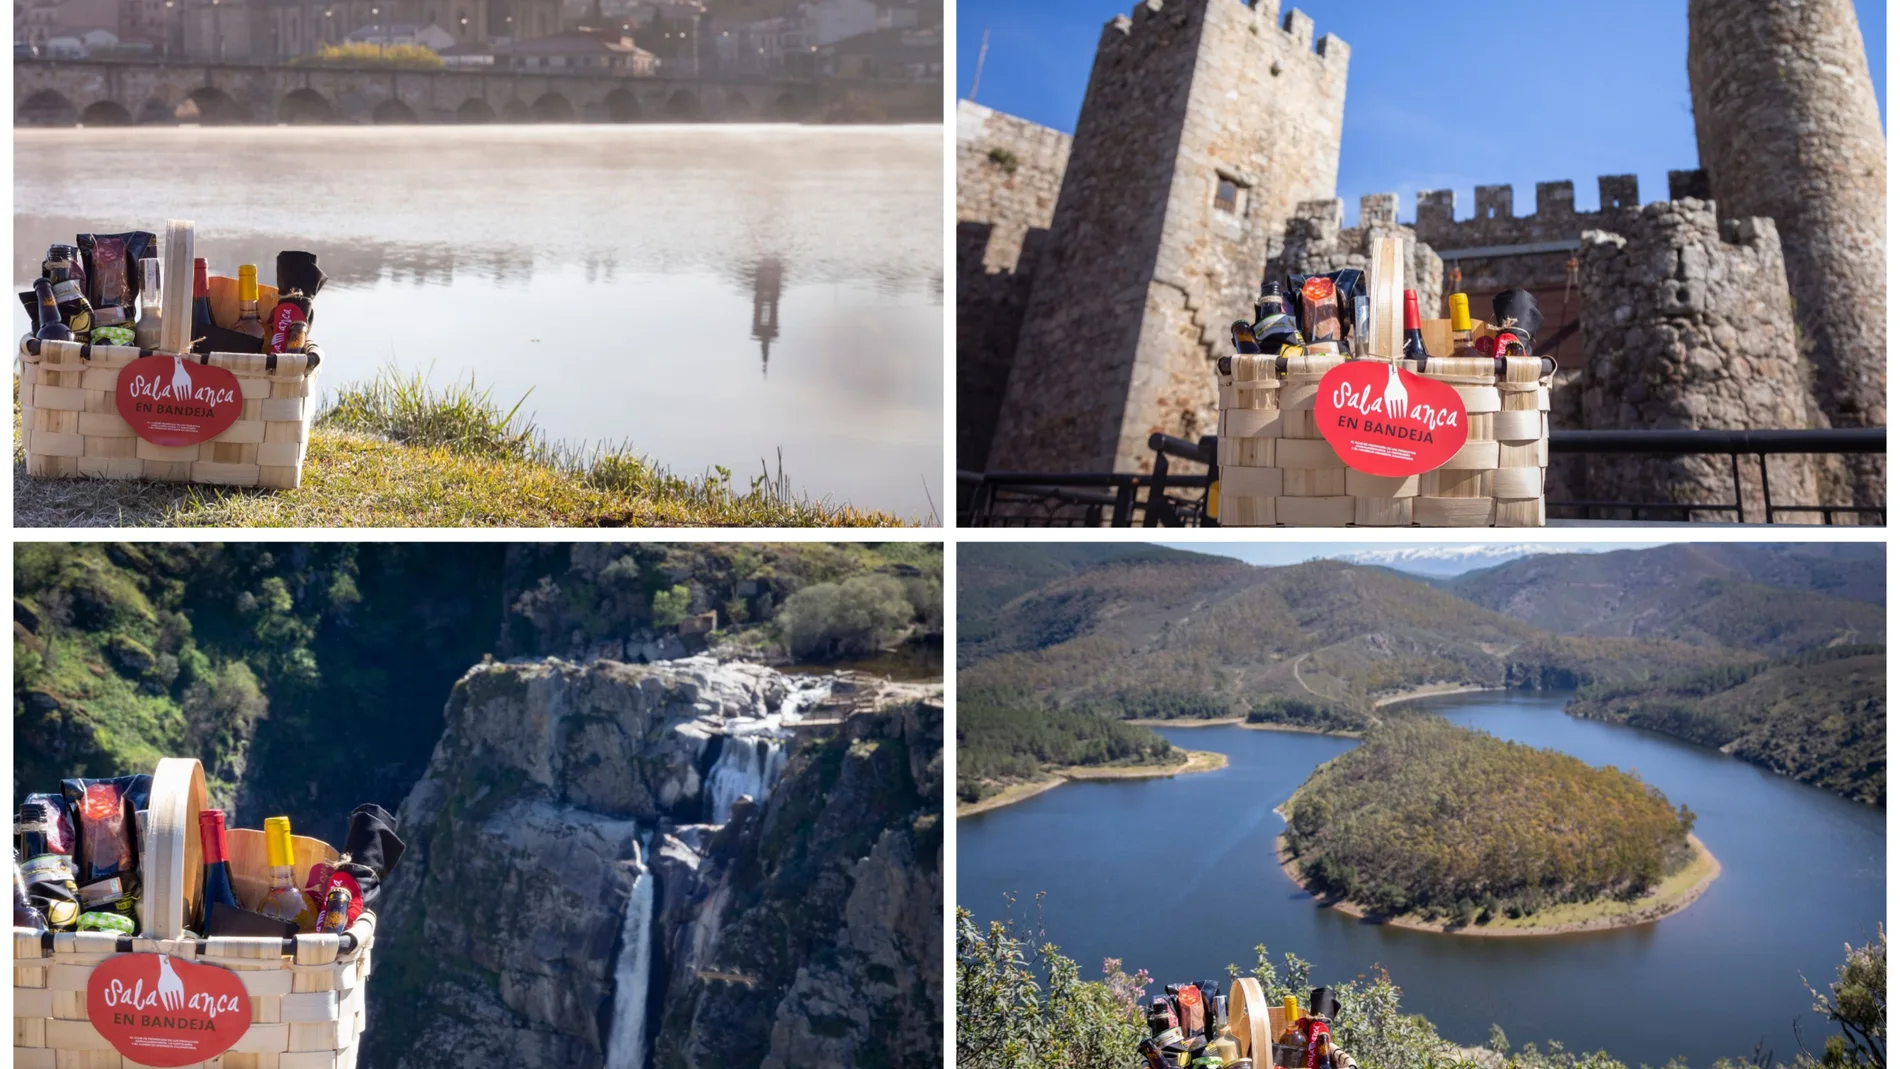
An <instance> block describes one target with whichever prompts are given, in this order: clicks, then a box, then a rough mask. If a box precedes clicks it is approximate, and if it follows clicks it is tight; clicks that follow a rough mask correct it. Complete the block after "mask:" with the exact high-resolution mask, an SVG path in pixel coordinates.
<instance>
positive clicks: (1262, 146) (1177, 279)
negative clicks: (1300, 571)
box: [988, 0, 1349, 471]
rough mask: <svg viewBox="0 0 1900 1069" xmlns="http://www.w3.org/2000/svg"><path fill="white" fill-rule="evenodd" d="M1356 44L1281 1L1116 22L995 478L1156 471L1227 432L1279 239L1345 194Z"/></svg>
mask: <svg viewBox="0 0 1900 1069" xmlns="http://www.w3.org/2000/svg"><path fill="white" fill-rule="evenodd" d="M1348 56H1349V51H1348V49H1347V47H1346V44H1345V42H1343V41H1341V40H1340V39H1338V38H1337V37H1333V36H1331V35H1327V36H1326V37H1323V38H1321V39H1320V41H1319V44H1318V47H1317V49H1315V47H1314V43H1313V20H1312V19H1311V18H1310V17H1308V16H1307V15H1305V14H1304V13H1302V12H1300V11H1298V10H1293V11H1289V12H1287V14H1286V17H1285V18H1284V19H1281V18H1280V17H1279V0H1251V3H1242V2H1239V0H1142V2H1141V3H1139V4H1137V6H1136V7H1135V11H1134V17H1133V18H1132V19H1130V18H1125V17H1119V16H1118V17H1117V18H1116V19H1115V20H1114V21H1112V22H1110V23H1109V24H1108V25H1107V26H1106V27H1105V28H1104V29H1103V31H1102V40H1101V44H1100V45H1099V47H1098V48H1097V50H1096V53H1095V66H1094V69H1093V70H1092V71H1091V72H1090V74H1089V86H1088V92H1087V95H1086V96H1085V97H1084V99H1083V103H1082V114H1081V118H1080V119H1079V120H1078V121H1077V123H1076V130H1075V140H1074V143H1073V145H1072V147H1071V149H1070V155H1069V163H1068V170H1067V173H1066V175H1065V178H1064V181H1063V184H1062V193H1061V196H1060V197H1059V198H1058V200H1057V202H1056V210H1055V215H1054V218H1053V220H1052V222H1051V226H1050V235H1049V239H1048V242H1047V245H1046V250H1047V251H1046V252H1045V253H1044V255H1043V258H1042V260H1041V261H1040V262H1039V263H1038V264H1037V265H1036V268H1035V276H1036V283H1035V289H1034V291H1033V293H1032V294H1031V296H1030V299H1029V304H1028V307H1027V308H1026V309H1025V311H1024V315H1023V328H1022V333H1021V335H1020V336H1019V338H1018V342H1017V346H1016V354H1015V361H1014V366H1013V368H1012V371H1011V373H1010V379H1009V386H1008V389H1007V391H1006V393H1005V395H1004V399H1003V405H1002V411H1001V414H1000V417H999V419H998V425H997V431H996V437H995V439H994V442H993V444H992V447H991V449H990V453H989V458H988V459H989V464H988V467H989V470H992V471H1104V470H1109V469H1111V468H1112V469H1114V470H1117V471H1137V470H1142V469H1144V468H1145V467H1146V466H1147V465H1148V464H1149V463H1150V462H1151V460H1152V457H1153V454H1152V452H1150V451H1149V450H1148V448H1147V440H1148V436H1149V435H1150V434H1151V433H1153V432H1155V431H1165V432H1167V433H1169V434H1174V435H1178V436H1181V437H1185V438H1189V439H1193V438H1197V437H1199V436H1200V435H1203V434H1211V433H1213V431H1214V428H1215V423H1216V418H1217V412H1216V395H1215V390H1214V377H1213V370H1212V368H1211V367H1210V366H1209V364H1210V361H1211V360H1212V359H1213V358H1215V357H1217V356H1218V355H1220V354H1221V353H1222V352H1224V351H1228V346H1229V345H1230V344H1231V343H1230V341H1229V339H1228V335H1227V327H1228V324H1229V323H1231V322H1232V321H1233V320H1234V319H1235V318H1237V317H1240V316H1242V315H1245V314H1248V313H1249V312H1250V310H1251V309H1252V306H1253V305H1252V302H1253V298H1254V296H1255V295H1256V294H1257V293H1258V292H1259V286H1260V279H1261V273H1262V270H1263V269H1264V267H1265V265H1266V262H1267V257H1268V255H1269V251H1270V250H1269V245H1270V243H1271V242H1272V241H1273V240H1274V239H1275V238H1277V237H1278V236H1279V235H1280V234H1281V233H1282V232H1283V231H1284V228H1285V226H1286V223H1287V220H1288V219H1289V218H1290V217H1291V216H1292V215H1293V211H1294V207H1295V205H1297V204H1299V203H1300V202H1301V201H1308V200H1319V199H1325V198H1330V197H1331V196H1332V195H1333V192H1334V186H1335V184H1336V180H1337V178H1338V172H1339V138H1340V127H1341V123H1342V121H1343V120H1344V117H1345V105H1346V65H1347V59H1348Z"/></svg>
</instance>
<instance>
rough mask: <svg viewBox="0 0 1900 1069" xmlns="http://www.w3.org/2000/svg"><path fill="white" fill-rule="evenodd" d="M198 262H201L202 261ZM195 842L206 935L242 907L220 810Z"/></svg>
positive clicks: (205, 821) (204, 817)
mask: <svg viewBox="0 0 1900 1069" xmlns="http://www.w3.org/2000/svg"><path fill="white" fill-rule="evenodd" d="M198 262H199V263H200V264H202V263H204V261H203V260H200V261H198ZM198 841H199V842H200V843H201V844H202V848H203V851H204V860H205V875H204V883H203V884H202V885H201V886H200V890H199V893H198V909H199V914H198V916H199V921H198V924H199V933H200V934H207V935H208V934H210V933H208V932H205V931H204V925H205V922H206V921H208V920H210V918H211V907H212V906H213V905H214V904H215V905H218V906H223V907H225V908H228V909H241V908H243V907H241V906H239V905H238V899H237V892H236V891H234V890H232V888H231V852H230V848H229V847H227V846H226V845H225V841H224V810H222V809H200V810H199V811H198Z"/></svg>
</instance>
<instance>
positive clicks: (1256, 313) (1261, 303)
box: [1253, 282, 1286, 323]
mask: <svg viewBox="0 0 1900 1069" xmlns="http://www.w3.org/2000/svg"><path fill="white" fill-rule="evenodd" d="M1285 314H1286V297H1285V296H1283V295H1282V294H1281V293H1280V284H1279V283H1278V282H1263V283H1261V284H1260V299H1259V300H1257V301H1255V302H1254V303H1253V321H1254V322H1256V323H1258V322H1261V321H1262V320H1265V319H1270V318H1272V317H1273V316H1277V315H1285Z"/></svg>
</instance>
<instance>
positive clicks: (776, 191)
mask: <svg viewBox="0 0 1900 1069" xmlns="http://www.w3.org/2000/svg"><path fill="white" fill-rule="evenodd" d="M14 150H15V152H14V257H13V259H14V267H13V274H14V279H15V282H16V284H17V285H18V286H19V287H20V288H24V287H25V286H26V285H27V284H28V283H30V281H31V280H32V278H34V277H35V276H37V275H38V274H39V265H40V260H41V259H42V257H43V256H44V255H45V252H46V246H47V245H48V244H50V243H52V242H56V241H58V242H67V243H70V242H71V241H72V240H73V236H74V234H75V233H79V232H86V231H91V232H100V233H106V232H117V231H121V230H128V229H143V230H151V231H154V232H158V233H160V234H161V235H162V233H163V231H164V224H165V221H166V219H168V218H185V219H191V220H193V221H194V222H195V223H196V224H197V237H198V242H197V247H198V249H199V250H200V253H201V255H205V256H207V257H208V258H209V259H210V261H211V266H212V269H213V271H214V272H217V273H224V274H232V275H235V274H236V265H237V264H238V263H240V262H254V263H257V264H259V265H261V275H262V278H263V281H265V282H267V283H268V282H269V281H271V277H272V274H273V272H274V266H273V265H274V263H275V257H276V253H277V252H278V250H280V249H286V248H299V249H308V250H311V251H313V252H315V253H317V255H318V257H319V262H320V264H321V265H322V266H323V268H324V270H325V271H326V272H328V274H329V275H330V282H329V284H328V286H327V287H326V288H325V289H324V291H323V294H322V295H321V296H320V297H319V298H318V299H317V304H316V313H317V314H316V320H315V329H314V330H313V332H312V333H313V336H314V337H315V338H316V340H317V341H318V342H320V343H321V344H322V346H323V349H324V355H325V361H324V367H323V378H322V380H321V381H322V386H323V389H324V391H325V392H326V393H331V394H333V393H334V392H335V390H336V389H337V388H338V387H339V386H342V385H344V384H346V383H350V382H356V381H361V380H364V379H367V378H370V377H373V376H374V375H375V374H376V372H377V371H378V370H379V369H380V368H383V367H388V366H393V367H396V368H400V369H404V370H411V371H424V372H427V373H428V374H429V376H430V380H431V381H432V382H434V383H437V384H447V383H449V382H451V381H465V380H467V379H468V378H469V377H470V376H471V375H472V376H473V377H474V380H475V382H476V383H477V384H479V385H480V386H483V387H488V388H491V389H492V391H493V393H492V396H493V398H494V399H495V400H497V401H499V402H500V403H501V405H502V407H503V408H504V409H506V408H507V407H510V406H512V405H513V404H514V403H515V402H516V401H517V400H520V399H521V398H523V397H524V396H525V397H526V398H527V400H526V403H525V404H523V405H522V412H523V413H532V415H533V418H534V420H535V422H536V424H537V425H538V426H540V427H541V428H542V430H544V431H545V432H546V433H547V435H548V436H549V437H550V438H552V439H555V440H557V441H560V442H563V443H566V444H569V445H573V446H578V447H587V446H592V445H595V444H598V443H602V442H608V443H614V444H621V443H624V444H626V445H628V446H630V447H631V448H632V449H633V450H634V451H635V452H638V453H641V454H643V455H646V456H648V457H650V458H652V459H654V460H656V461H658V462H659V463H660V464H662V465H663V466H665V467H667V468H668V469H670V470H671V471H673V472H674V473H676V474H682V475H699V474H703V473H706V472H708V471H710V470H711V469H712V468H713V467H714V466H715V465H723V466H725V467H726V468H728V469H730V470H731V472H732V473H733V481H734V483H735V484H736V485H737V486H739V487H740V488H741V489H743V488H744V486H745V485H746V483H747V482H748V481H749V480H750V479H751V478H752V477H755V476H757V475H759V474H760V471H761V461H763V462H764V464H765V466H766V468H767V469H769V470H770V471H771V473H772V474H773V475H774V477H776V475H777V473H778V471H779V464H780V459H779V450H780V449H781V448H782V449H783V458H784V459H783V464H784V471H785V475H786V478H787V481H788V482H789V483H790V484H791V486H792V488H793V489H794V491H795V492H798V493H801V494H804V495H808V496H810V497H813V498H830V499H831V500H832V501H834V502H840V503H850V504H853V505H857V506H859V507H863V508H875V509H883V510H887V511H890V512H894V513H896V514H897V515H898V516H900V517H902V518H905V519H918V520H922V519H926V518H928V516H929V514H930V512H931V509H932V502H934V503H935V504H936V506H937V507H939V508H941V505H942V502H943V500H944V493H943V490H944V488H943V486H942V482H943V433H942V430H943V337H944V332H945V329H944V327H945V324H944V308H943V303H944V299H943V289H944V275H943V261H944V256H943V198H944V188H943V131H942V128H941V127H939V126H908V127H837V128H833V127H805V126H790V125H784V124H778V125H717V126H620V125H614V126H585V125H576V126H557V125H549V126H512V127H511V126H483V127H479V128H469V127H454V126H420V127H415V126H411V127H403V128H400V129H397V128H394V127H370V128H345V127H296V128H291V127H267V128H257V127H207V128H193V127H180V128H177V129H144V128H139V129H131V130H116V129H114V130H80V129H75V130H26V129H23V130H16V131H15V132H14ZM755 313H756V314H755ZM26 324H27V319H26V314H25V311H24V309H23V308H21V307H20V306H19V305H18V304H17V302H16V304H15V308H14V325H15V333H16V335H17V334H18V333H20V332H23V331H24V330H25V329H26Z"/></svg>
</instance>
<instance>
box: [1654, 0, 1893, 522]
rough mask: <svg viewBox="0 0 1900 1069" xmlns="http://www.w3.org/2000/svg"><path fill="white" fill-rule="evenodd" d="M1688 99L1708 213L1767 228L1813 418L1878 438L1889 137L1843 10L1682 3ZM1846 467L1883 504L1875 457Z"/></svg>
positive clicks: (1821, 4)
mask: <svg viewBox="0 0 1900 1069" xmlns="http://www.w3.org/2000/svg"><path fill="white" fill-rule="evenodd" d="M1689 91H1690V97H1691V100H1692V102H1693V104H1694V107H1695V126H1696V143H1697V145H1698V147H1699V148H1700V150H1701V154H1702V166H1703V167H1704V168H1705V169H1706V170H1707V171H1708V175H1709V188H1710V191H1711V192H1712V193H1713V194H1714V196H1715V200H1716V203H1718V204H1720V205H1721V206H1722V211H1723V213H1724V214H1725V215H1735V216H1756V215H1761V216H1769V217H1771V218H1773V219H1774V220H1775V221H1776V225H1777V227H1778V229H1779V231H1780V235H1781V246H1782V255H1783V257H1784V258H1785V260H1786V262H1787V271H1788V282H1789V286H1790V288H1791V290H1792V291H1793V294H1794V304H1795V308H1796V309H1797V310H1798V316H1799V323H1800V331H1801V337H1802V339H1803V341H1804V343H1805V344H1806V345H1807V346H1808V347H1809V349H1808V356H1809V358H1810V359H1811V360H1812V362H1813V364H1814V370H1815V383H1814V385H1815V396H1816V399H1817V401H1818V402H1819V404H1820V407H1821V411H1822V412H1823V413H1825V414H1826V415H1827V417H1828V418H1829V420H1830V421H1831V422H1832V423H1833V424H1834V425H1835V426H1837V427H1848V426H1884V425H1885V424H1886V422H1887V281H1886V280H1887V273H1886V266H1887V265H1886V255H1887V234H1886V219H1887V139H1886V136H1885V135H1884V133H1883V131H1882V129H1881V125H1880V109H1879V106H1878V104H1877V103H1876V101H1875V96H1874V84H1873V79H1872V77H1871V76H1870V75H1869V73H1868V68H1867V49H1866V45H1865V43H1864V42H1863V41H1862V39H1861V33H1860V23H1859V19H1858V18H1857V16H1856V15H1855V12H1854V5H1853V3H1852V0H1802V2H1800V3H1794V2H1790V0H1774V2H1766V0H1756V2H1751V3H1735V2H1733V0H1690V2H1689ZM1850 466H1851V467H1852V469H1853V475H1854V477H1853V479H1852V486H1851V487H1841V488H1840V489H1841V490H1843V491H1846V490H1850V489H1851V491H1852V493H1853V494H1854V497H1855V503H1856V504H1863V505H1875V504H1881V503H1884V501H1885V500H1886V497H1885V481H1884V476H1885V464H1884V463H1883V461H1882V458H1879V457H1858V458H1854V459H1853V460H1852V461H1851V462H1850Z"/></svg>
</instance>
